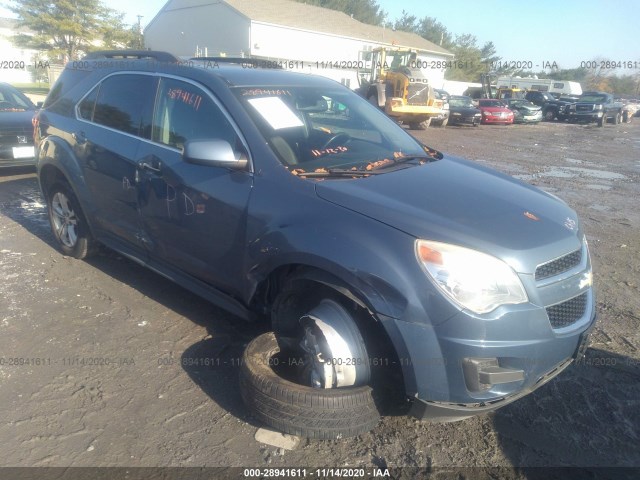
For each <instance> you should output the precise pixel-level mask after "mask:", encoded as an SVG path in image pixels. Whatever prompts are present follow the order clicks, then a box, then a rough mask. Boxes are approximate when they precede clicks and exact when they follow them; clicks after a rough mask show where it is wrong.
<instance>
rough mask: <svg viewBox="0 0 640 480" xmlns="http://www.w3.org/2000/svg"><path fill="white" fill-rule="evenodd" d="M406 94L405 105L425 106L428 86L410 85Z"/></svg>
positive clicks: (424, 84) (425, 84)
mask: <svg viewBox="0 0 640 480" xmlns="http://www.w3.org/2000/svg"><path fill="white" fill-rule="evenodd" d="M407 93H408V94H407V103H408V104H409V105H426V104H427V102H428V101H429V84H427V83H418V82H416V83H410V84H409V87H408V88H407Z"/></svg>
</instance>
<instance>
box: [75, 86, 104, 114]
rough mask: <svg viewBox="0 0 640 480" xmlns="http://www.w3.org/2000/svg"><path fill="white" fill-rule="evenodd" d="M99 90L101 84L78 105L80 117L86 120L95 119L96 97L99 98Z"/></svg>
mask: <svg viewBox="0 0 640 480" xmlns="http://www.w3.org/2000/svg"><path fill="white" fill-rule="evenodd" d="M98 90H100V86H99V85H98V86H97V87H95V88H94V89H93V90H91V92H90V93H89V95H87V96H86V97H84V99H83V100H82V101H81V102H80V104H79V105H78V115H80V118H83V119H85V120H89V121H90V122H92V121H93V110H94V108H95V106H96V99H97V98H98Z"/></svg>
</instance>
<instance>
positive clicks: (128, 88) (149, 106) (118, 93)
mask: <svg viewBox="0 0 640 480" xmlns="http://www.w3.org/2000/svg"><path fill="white" fill-rule="evenodd" d="M155 85H156V79H155V78H154V77H152V76H149V75H128V74H127V75H114V76H112V77H109V78H107V79H106V80H104V81H103V82H102V83H101V84H100V86H99V89H98V88H97V87H96V89H94V91H95V92H97V100H96V102H95V106H94V107H93V118H92V120H93V122H95V123H98V124H100V125H104V126H105V127H111V128H115V129H116V130H120V131H122V132H126V133H130V134H131V135H137V136H140V137H143V138H149V136H150V133H151V119H152V115H153V101H154V99H155ZM94 91H92V92H91V93H90V94H89V96H87V97H86V98H85V99H84V100H83V101H82V102H81V103H80V105H79V112H78V113H79V114H80V116H81V117H82V118H86V119H89V118H87V117H85V115H90V112H91V103H92V100H91V97H92V96H94V95H96V94H95V93H94Z"/></svg>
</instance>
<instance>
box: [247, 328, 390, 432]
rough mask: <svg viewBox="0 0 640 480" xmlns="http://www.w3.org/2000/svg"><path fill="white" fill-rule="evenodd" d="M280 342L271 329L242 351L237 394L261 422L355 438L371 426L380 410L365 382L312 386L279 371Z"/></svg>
mask: <svg viewBox="0 0 640 480" xmlns="http://www.w3.org/2000/svg"><path fill="white" fill-rule="evenodd" d="M279 352H280V347H279V346H278V342H277V340H276V337H275V335H274V334H273V333H272V332H269V333H265V334H263V335H260V336H259V337H257V338H255V339H254V340H252V341H251V342H250V343H249V345H247V348H246V349H245V351H244V354H243V356H242V365H241V368H240V394H241V396H242V399H243V401H244V403H245V405H246V406H247V407H248V408H249V410H250V411H251V413H252V414H253V415H254V416H255V417H256V418H257V419H259V420H260V421H262V422H263V423H265V424H266V425H269V426H270V427H273V428H275V429H277V430H279V431H281V432H284V433H288V434H291V435H299V436H302V437H307V438H316V439H338V438H343V437H353V436H356V435H360V434H362V433H366V432H368V431H369V430H371V429H372V428H374V427H375V426H376V425H377V424H378V422H379V420H380V414H379V412H378V410H377V407H376V405H375V402H374V400H373V396H372V389H371V387H369V386H367V385H363V386H357V387H345V388H313V387H308V386H305V385H299V384H296V383H293V382H291V381H289V380H286V379H284V378H282V377H281V376H279V375H278V374H277V373H276V372H275V371H274V369H273V368H272V366H273V365H275V364H277V363H279V361H278V360H277V359H278V357H277V356H276V355H277V354H278V353H279Z"/></svg>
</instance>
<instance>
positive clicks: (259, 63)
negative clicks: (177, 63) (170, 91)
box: [189, 57, 282, 69]
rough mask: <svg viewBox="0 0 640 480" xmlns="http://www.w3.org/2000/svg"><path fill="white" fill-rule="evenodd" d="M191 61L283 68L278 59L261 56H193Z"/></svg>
mask: <svg viewBox="0 0 640 480" xmlns="http://www.w3.org/2000/svg"><path fill="white" fill-rule="evenodd" d="M189 60H190V61H205V62H217V63H237V64H245V65H247V64H249V65H254V66H256V67H262V66H264V68H274V69H282V67H281V66H279V65H278V62H277V61H276V60H272V61H268V60H262V59H259V58H250V57H191V58H190V59H189Z"/></svg>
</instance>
